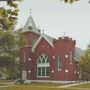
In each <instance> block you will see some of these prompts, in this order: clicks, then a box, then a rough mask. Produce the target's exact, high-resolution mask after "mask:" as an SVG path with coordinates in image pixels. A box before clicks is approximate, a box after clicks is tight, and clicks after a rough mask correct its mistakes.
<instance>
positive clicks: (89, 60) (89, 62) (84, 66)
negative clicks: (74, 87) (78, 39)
mask: <svg viewBox="0 0 90 90" xmlns="http://www.w3.org/2000/svg"><path fill="white" fill-rule="evenodd" d="M79 65H80V70H81V75H82V79H86V80H90V44H89V45H88V47H87V50H86V51H85V53H84V54H83V55H82V56H81V60H80V62H79Z"/></svg>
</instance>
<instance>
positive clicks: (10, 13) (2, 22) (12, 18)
mask: <svg viewBox="0 0 90 90" xmlns="http://www.w3.org/2000/svg"><path fill="white" fill-rule="evenodd" d="M1 1H5V2H7V5H8V6H9V9H6V8H4V7H0V27H1V26H2V28H3V30H14V28H15V25H16V21H17V16H18V12H19V9H18V4H17V2H16V1H21V0H1ZM1 1H0V2H1Z"/></svg>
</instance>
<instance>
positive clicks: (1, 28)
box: [0, 0, 24, 78]
mask: <svg viewBox="0 0 90 90" xmlns="http://www.w3.org/2000/svg"><path fill="white" fill-rule="evenodd" d="M2 1H5V2H7V5H8V6H9V8H8V9H6V8H4V7H0V69H2V68H4V69H5V70H4V72H5V71H6V73H7V74H8V76H9V77H11V78H12V77H14V76H16V72H17V71H18V57H19V47H22V46H23V40H24V39H23V34H21V33H18V34H16V33H14V31H13V30H14V28H15V25H16V22H17V19H18V18H17V16H18V12H19V9H18V3H17V1H22V0H1V1H0V2H2ZM16 37H17V38H18V39H17V38H16ZM2 71H3V69H2Z"/></svg>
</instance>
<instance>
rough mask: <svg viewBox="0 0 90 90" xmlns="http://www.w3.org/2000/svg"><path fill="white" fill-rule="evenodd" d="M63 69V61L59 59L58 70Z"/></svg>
mask: <svg viewBox="0 0 90 90" xmlns="http://www.w3.org/2000/svg"><path fill="white" fill-rule="evenodd" d="M61 69H62V61H61V57H58V70H61Z"/></svg>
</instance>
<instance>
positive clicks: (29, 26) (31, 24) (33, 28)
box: [23, 9, 40, 34]
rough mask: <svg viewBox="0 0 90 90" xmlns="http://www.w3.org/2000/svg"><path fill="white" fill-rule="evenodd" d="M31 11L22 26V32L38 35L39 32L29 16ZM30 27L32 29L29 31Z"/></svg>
mask: <svg viewBox="0 0 90 90" xmlns="http://www.w3.org/2000/svg"><path fill="white" fill-rule="evenodd" d="M31 11H32V9H30V16H29V17H28V19H27V21H26V23H25V25H24V28H23V32H28V31H32V32H35V33H38V34H40V32H39V31H38V29H37V27H36V24H35V22H34V20H33V18H32V16H31V14H32V12H31ZM31 27H32V29H31Z"/></svg>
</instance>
